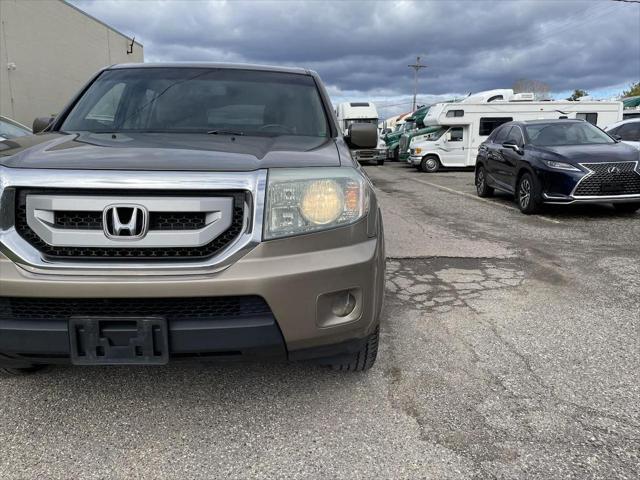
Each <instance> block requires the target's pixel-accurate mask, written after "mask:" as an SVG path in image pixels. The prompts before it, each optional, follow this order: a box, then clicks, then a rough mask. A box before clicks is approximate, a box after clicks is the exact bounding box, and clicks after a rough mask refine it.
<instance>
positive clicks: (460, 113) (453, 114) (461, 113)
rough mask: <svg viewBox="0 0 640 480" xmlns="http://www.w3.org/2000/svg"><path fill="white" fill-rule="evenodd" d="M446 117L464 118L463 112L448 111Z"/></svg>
mask: <svg viewBox="0 0 640 480" xmlns="http://www.w3.org/2000/svg"><path fill="white" fill-rule="evenodd" d="M447 117H464V110H449V111H448V112H447Z"/></svg>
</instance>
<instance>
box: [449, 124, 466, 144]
mask: <svg viewBox="0 0 640 480" xmlns="http://www.w3.org/2000/svg"><path fill="white" fill-rule="evenodd" d="M449 133H450V134H451V140H449V141H450V142H461V141H462V140H463V136H462V127H455V128H452V129H451V130H449Z"/></svg>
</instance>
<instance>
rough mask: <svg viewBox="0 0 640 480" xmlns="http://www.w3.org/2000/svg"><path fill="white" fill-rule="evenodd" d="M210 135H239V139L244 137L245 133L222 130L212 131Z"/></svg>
mask: <svg viewBox="0 0 640 480" xmlns="http://www.w3.org/2000/svg"><path fill="white" fill-rule="evenodd" d="M207 134H209V135H238V136H239V137H241V136H243V135H244V134H245V133H244V132H241V131H240V130H225V129H224V128H221V129H219V130H210V131H208V132H207Z"/></svg>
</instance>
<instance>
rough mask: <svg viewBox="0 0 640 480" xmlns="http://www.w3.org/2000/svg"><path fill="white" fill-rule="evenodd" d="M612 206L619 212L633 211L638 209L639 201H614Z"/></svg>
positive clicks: (639, 206)
mask: <svg viewBox="0 0 640 480" xmlns="http://www.w3.org/2000/svg"><path fill="white" fill-rule="evenodd" d="M613 208H615V209H616V211H617V212H620V213H635V212H637V211H638V210H639V209H640V202H632V203H614V204H613Z"/></svg>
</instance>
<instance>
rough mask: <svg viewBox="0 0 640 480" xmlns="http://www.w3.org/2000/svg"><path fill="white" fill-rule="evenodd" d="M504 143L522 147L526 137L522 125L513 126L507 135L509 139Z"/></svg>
mask: <svg viewBox="0 0 640 480" xmlns="http://www.w3.org/2000/svg"><path fill="white" fill-rule="evenodd" d="M504 143H510V144H513V145H518V146H519V147H522V146H523V145H524V139H523V138H522V132H521V131H520V127H515V126H514V127H511V130H509V135H507V139H506V140H505V141H504Z"/></svg>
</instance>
